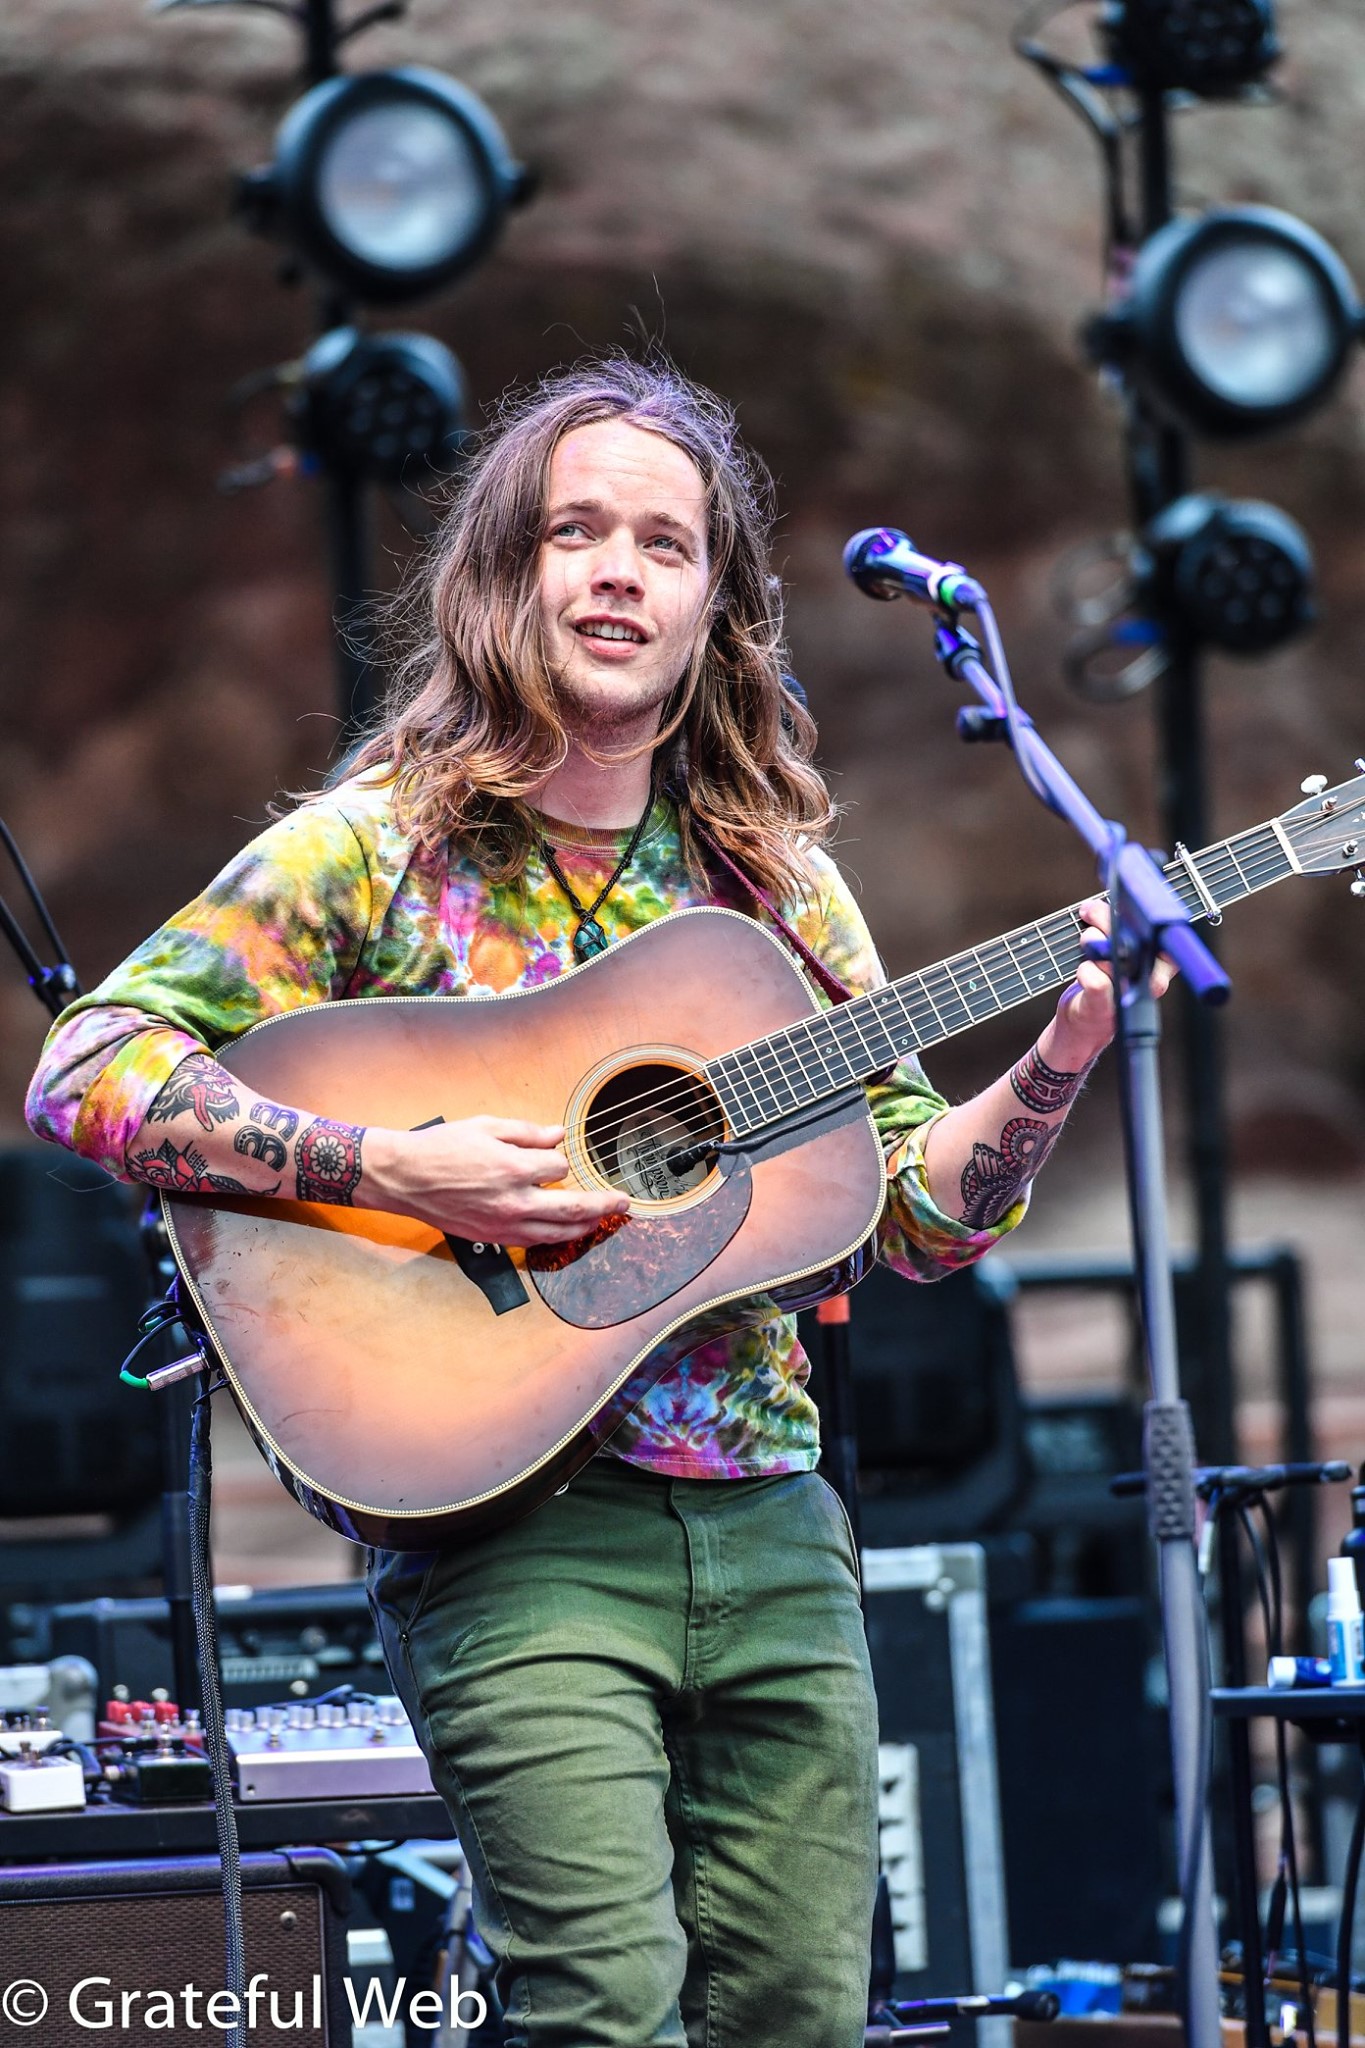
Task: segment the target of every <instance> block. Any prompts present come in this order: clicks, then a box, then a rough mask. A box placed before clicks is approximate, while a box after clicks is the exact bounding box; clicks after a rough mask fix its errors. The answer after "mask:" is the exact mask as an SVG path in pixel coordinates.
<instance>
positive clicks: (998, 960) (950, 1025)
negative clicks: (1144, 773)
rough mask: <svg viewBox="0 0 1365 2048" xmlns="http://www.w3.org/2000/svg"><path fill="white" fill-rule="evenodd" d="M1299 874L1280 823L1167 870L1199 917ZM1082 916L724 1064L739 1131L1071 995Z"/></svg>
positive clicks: (1033, 927)
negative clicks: (1060, 994) (1050, 997)
mask: <svg viewBox="0 0 1365 2048" xmlns="http://www.w3.org/2000/svg"><path fill="white" fill-rule="evenodd" d="M1293 871H1294V862H1293V861H1292V860H1291V858H1290V856H1289V853H1288V851H1287V848H1286V844H1285V841H1284V839H1283V837H1282V836H1281V834H1280V832H1279V830H1277V828H1276V826H1275V825H1273V824H1267V825H1257V826H1254V827H1253V828H1252V829H1251V830H1250V831H1247V832H1242V833H1239V834H1238V835H1237V836H1236V837H1235V838H1232V839H1223V840H1220V841H1218V843H1217V844H1216V845H1214V846H1209V847H1205V848H1204V850H1203V852H1202V853H1197V854H1186V855H1184V856H1183V857H1177V858H1176V859H1175V860H1172V861H1169V862H1167V864H1166V868H1165V874H1166V879H1167V881H1168V882H1169V883H1170V884H1171V886H1172V888H1173V889H1174V891H1175V893H1176V895H1177V896H1178V897H1179V898H1180V900H1181V902H1182V903H1183V905H1184V907H1185V909H1186V910H1187V911H1188V912H1189V913H1190V915H1191V916H1192V917H1196V918H1203V917H1207V916H1209V915H1210V914H1211V912H1214V911H1216V912H1221V911H1222V910H1223V909H1224V908H1225V907H1226V906H1227V905H1228V904H1229V903H1236V902H1238V901H1240V900H1241V898H1242V897H1244V896H1252V895H1254V894H1255V893H1256V891H1257V890H1258V889H1266V888H1269V887H1270V885H1271V883H1272V882H1279V881H1282V880H1283V879H1284V877H1285V876H1286V875H1288V874H1291V873H1292V872H1293ZM1196 876H1197V878H1198V879H1197V880H1196ZM1077 912H1078V906H1076V905H1074V904H1073V905H1069V906H1068V907H1067V908H1066V909H1065V910H1058V911H1054V912H1053V914H1052V915H1051V916H1050V917H1045V918H1043V919H1041V921H1040V922H1039V923H1037V924H1030V925H1024V926H1022V927H1021V928H1020V929H1019V930H1018V931H1015V932H1006V933H1005V935H1004V937H1003V938H998V939H991V940H989V941H988V942H987V943H986V944H985V945H981V946H973V947H971V948H969V949H968V951H967V952H965V953H955V954H954V955H953V956H952V958H951V959H948V960H940V961H939V962H938V963H937V965H936V966H933V967H926V968H924V969H922V970H921V971H920V972H919V973H917V974H907V975H904V976H903V977H902V978H901V979H900V980H899V981H892V982H888V983H887V984H886V985H885V987H883V988H879V989H873V990H872V991H871V992H870V993H869V994H867V995H863V996H855V997H854V999H853V1001H852V1002H848V1003H841V1004H839V1005H838V1006H837V1007H836V1008H834V1009H832V1010H824V1011H821V1013H820V1014H819V1015H818V1016H815V1017H809V1018H805V1019H803V1020H802V1022H801V1023H799V1024H793V1025H790V1026H789V1027H788V1028H787V1029H786V1030H783V1031H778V1032H774V1033H773V1035H772V1036H771V1037H770V1038H760V1039H756V1040H754V1042H753V1043H752V1044H750V1045H743V1046H740V1047H739V1048H738V1049H737V1050H736V1051H734V1052H728V1053H724V1054H722V1055H721V1057H720V1058H719V1059H714V1060H712V1061H711V1062H710V1063H709V1064H708V1066H707V1069H706V1072H707V1075H708V1078H709V1079H710V1081H711V1083H712V1085H713V1086H714V1087H715V1090H716V1092H717V1094H718V1095H719V1097H720V1099H721V1103H722V1106H723V1108H724V1110H725V1113H726V1116H727V1118H728V1120H729V1123H730V1128H731V1130H732V1131H733V1132H734V1133H735V1135H736V1136H739V1137H744V1136H745V1135H747V1134H748V1133H749V1132H751V1131H756V1130H759V1129H761V1128H763V1127H764V1126H765V1125H768V1124H771V1123H773V1122H775V1121H777V1120H779V1119H781V1118H784V1117H789V1116H791V1115H793V1114H794V1113H798V1112H800V1111H801V1110H803V1109H808V1108H811V1107H813V1106H814V1105H815V1104H816V1103H819V1102H822V1101H826V1100H828V1099H829V1098H830V1097H831V1096H835V1095H838V1094H840V1093H842V1092H844V1091H845V1090H847V1089H848V1087H849V1086H850V1085H851V1084H852V1083H855V1082H857V1083H863V1082H867V1081H870V1080H871V1079H872V1078H873V1077H874V1076H875V1075H877V1074H880V1073H883V1072H884V1071H885V1070H886V1069H887V1068H888V1067H893V1066H895V1064H896V1062H897V1061H898V1060H902V1059H905V1058H906V1057H907V1056H908V1055H909V1054H911V1053H916V1052H920V1051H922V1050H923V1049H924V1048H925V1047H926V1046H930V1045H937V1044H939V1043H941V1041H942V1040H943V1039H945V1038H953V1037H955V1036H956V1034H957V1033H958V1032H959V1031H967V1030H970V1028H971V1027H972V1025H974V1024H980V1023H982V1022H983V1021H984V1020H985V1019H986V1018H987V1017H995V1016H998V1015H1000V1013H1001V1012H1002V1011H1004V1010H1012V1009H1014V1008H1015V1007H1016V1005H1017V1004H1019V1003H1025V1002H1027V1001H1028V1000H1029V999H1030V997H1032V996H1038V995H1043V994H1046V993H1047V992H1048V991H1049V990H1051V989H1056V988H1064V987H1065V986H1066V984H1067V983H1068V982H1069V981H1072V980H1073V979H1074V978H1075V974H1076V969H1077V967H1078V966H1079V965H1080V962H1081V958H1082V954H1081V933H1082V931H1083V930H1084V926H1083V925H1082V922H1081V919H1080V917H1079V915H1078V914H1077Z"/></svg>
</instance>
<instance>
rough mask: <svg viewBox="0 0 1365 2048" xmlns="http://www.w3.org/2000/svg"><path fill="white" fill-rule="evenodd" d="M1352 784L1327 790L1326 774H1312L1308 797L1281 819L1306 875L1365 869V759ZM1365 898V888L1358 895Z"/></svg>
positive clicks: (1306, 784)
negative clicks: (1345, 869) (1344, 869)
mask: <svg viewBox="0 0 1365 2048" xmlns="http://www.w3.org/2000/svg"><path fill="white" fill-rule="evenodd" d="M1356 767H1357V768H1359V769H1360V770H1361V771H1362V772H1361V773H1360V774H1359V775H1356V776H1355V777H1353V778H1352V780H1351V781H1350V782H1339V783H1338V784H1337V786H1336V788H1335V789H1329V788H1328V787H1327V777H1326V776H1325V775H1310V776H1309V777H1308V778H1307V780H1306V781H1305V782H1304V785H1303V787H1304V788H1305V790H1307V792H1308V794H1307V796H1306V797H1305V798H1304V801H1303V802H1302V803H1301V804H1295V806H1294V808H1293V810H1292V811H1286V812H1285V813H1284V815H1283V816H1282V817H1281V818H1280V820H1279V823H1280V827H1281V829H1282V831H1283V833H1284V836H1285V838H1286V839H1287V840H1288V841H1289V844H1290V845H1291V846H1292V847H1293V849H1294V858H1295V859H1296V860H1297V861H1298V863H1299V865H1300V867H1301V868H1302V869H1303V872H1304V873H1305V874H1306V875H1335V874H1337V873H1339V872H1340V871H1341V870H1342V869H1343V868H1357V867H1358V868H1365V760H1361V761H1357V762H1356ZM1357 893H1359V894H1361V895H1365V885H1363V886H1362V887H1361V888H1360V890H1359V891H1358V892H1357Z"/></svg>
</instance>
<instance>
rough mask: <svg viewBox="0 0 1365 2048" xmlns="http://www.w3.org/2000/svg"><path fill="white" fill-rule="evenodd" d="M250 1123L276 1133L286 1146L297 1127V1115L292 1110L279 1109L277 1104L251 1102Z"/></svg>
mask: <svg viewBox="0 0 1365 2048" xmlns="http://www.w3.org/2000/svg"><path fill="white" fill-rule="evenodd" d="M251 1121H252V1122H253V1123H254V1124H264V1125H265V1126H266V1129H267V1130H271V1131H278V1132H279V1134H280V1136H281V1138H283V1140H284V1142H285V1144H286V1145H287V1144H288V1143H289V1140H290V1139H291V1138H292V1137H293V1135H294V1133H295V1131H296V1130H297V1129H298V1127H299V1119H298V1115H297V1113H296V1112H295V1111H294V1110H292V1109H281V1108H280V1105H279V1103H278V1102H253V1103H252V1105H251Z"/></svg>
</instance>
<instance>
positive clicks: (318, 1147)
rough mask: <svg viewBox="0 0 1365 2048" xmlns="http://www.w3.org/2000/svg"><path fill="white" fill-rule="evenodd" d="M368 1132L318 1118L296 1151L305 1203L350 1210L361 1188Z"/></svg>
mask: <svg viewBox="0 0 1365 2048" xmlns="http://www.w3.org/2000/svg"><path fill="white" fill-rule="evenodd" d="M364 1135H365V1132H364V1128H363V1126H362V1127H357V1126H356V1125H355V1124H337V1123H333V1122H332V1119H331V1118H330V1117H326V1116H319V1117H314V1119H313V1121H312V1123H311V1124H309V1126H308V1128H307V1130H306V1131H305V1132H304V1134H303V1136H302V1137H301V1138H300V1139H299V1141H298V1143H297V1145H295V1147H294V1165H295V1167H296V1168H297V1171H298V1197H299V1200H300V1201H301V1202H337V1203H340V1204H341V1205H342V1206H343V1207H345V1208H350V1207H351V1205H352V1203H353V1202H354V1200H355V1191H356V1189H357V1188H358V1187H359V1185H360V1142H361V1139H362V1138H363V1137H364Z"/></svg>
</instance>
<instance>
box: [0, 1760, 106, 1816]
mask: <svg viewBox="0 0 1365 2048" xmlns="http://www.w3.org/2000/svg"><path fill="white" fill-rule="evenodd" d="M84 1804H85V1774H84V1772H83V1771H82V1769H81V1765H80V1760H79V1758H77V1757H68V1756H52V1757H43V1756H37V1755H34V1756H33V1757H31V1758H30V1757H25V1758H24V1759H23V1761H22V1762H20V1763H6V1764H0V1806H3V1807H4V1809H5V1811H6V1812H7V1813H61V1812H69V1811H70V1810H71V1808H73V1807H77V1806H84Z"/></svg>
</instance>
